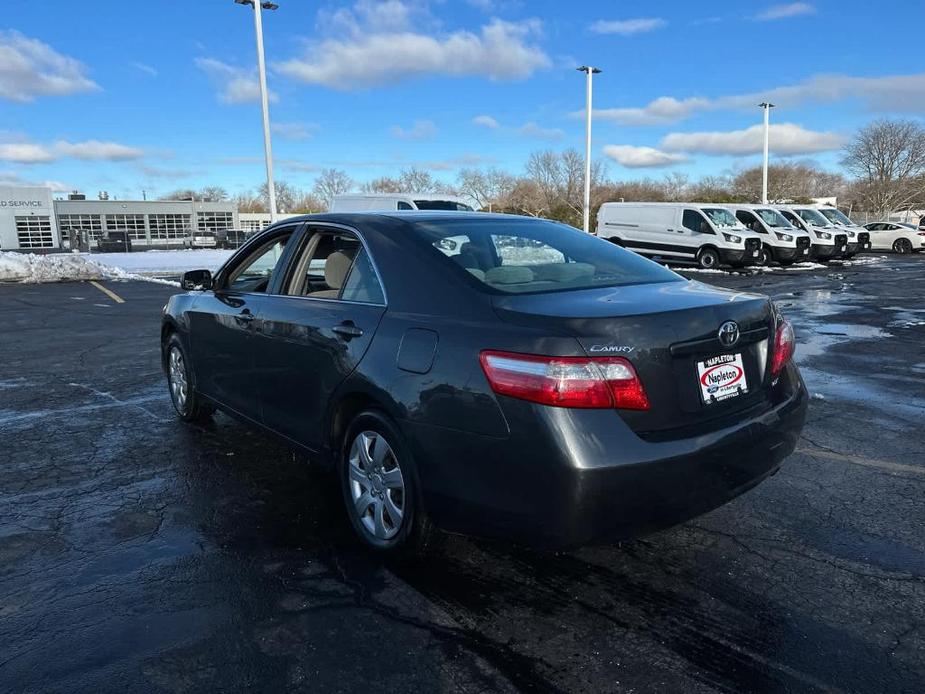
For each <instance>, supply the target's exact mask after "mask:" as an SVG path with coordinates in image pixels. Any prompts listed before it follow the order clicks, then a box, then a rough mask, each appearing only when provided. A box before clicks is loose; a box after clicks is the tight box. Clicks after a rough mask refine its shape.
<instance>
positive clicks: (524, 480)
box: [402, 366, 807, 548]
mask: <svg viewBox="0 0 925 694" xmlns="http://www.w3.org/2000/svg"><path fill="white" fill-rule="evenodd" d="M784 379H787V380H788V383H789V386H788V388H789V392H790V395H789V397H786V398H785V399H784V400H783V401H781V402H779V404H777V405H775V406H774V407H773V408H771V409H769V410H767V411H765V412H763V413H762V414H760V415H757V416H753V417H751V418H748V419H743V420H742V421H740V422H738V423H737V424H736V425H734V426H730V427H727V428H725V429H721V430H718V431H712V432H709V433H705V434H703V435H701V436H697V437H694V438H687V439H680V440H668V441H659V442H651V441H646V440H644V439H642V438H640V437H639V436H637V435H636V434H635V433H634V432H633V431H632V430H630V429H629V427H628V426H626V424H625V423H623V421H622V419H620V417H619V415H618V414H616V413H615V412H613V411H609V410H568V409H561V408H551V407H545V408H544V407H538V406H537V407H532V406H531V407H530V408H529V412H530V414H528V415H527V416H526V417H525V418H524V420H523V421H516V419H515V418H514V417H511V416H510V415H509V417H508V418H509V420H510V422H511V429H512V434H511V436H510V437H508V438H504V439H500V438H492V437H484V436H476V435H472V434H468V433H465V432H461V431H456V430H452V429H445V428H438V427H431V426H427V425H421V424H417V425H415V424H412V423H410V422H407V421H406V422H402V425H403V427H404V428H406V430H407V431H408V434H409V436H408V438H409V441H410V442H411V445H412V449H413V450H414V452H415V456H416V458H417V460H418V468H419V470H420V474H421V484H422V487H423V490H424V503H425V507H426V509H427V511H428V514H429V515H430V517H431V518H432V519H433V520H434V522H436V523H437V525H439V526H441V527H443V528H444V529H446V530H449V531H455V532H462V533H466V534H472V535H483V536H493V537H501V538H505V539H508V540H514V541H518V542H523V543H526V544H530V545H534V546H541V547H550V548H562V547H570V546H577V545H582V544H590V543H595V542H614V541H618V540H621V539H626V538H629V537H635V536H639V535H643V534H646V533H650V532H654V531H656V530H660V529H662V528H666V527H670V526H672V525H676V524H678V523H681V522H683V521H685V520H688V519H690V518H693V517H695V516H698V515H700V514H703V513H706V512H707V511H710V510H711V509H714V508H716V507H717V506H720V505H722V504H724V503H725V502H727V501H729V500H730V499H733V498H734V497H736V496H738V495H740V494H742V493H743V492H745V491H747V490H748V489H750V488H752V487H754V486H755V485H756V484H758V483H759V482H761V481H762V480H764V479H765V478H766V477H768V476H769V475H772V474H773V473H774V472H776V471H777V469H778V468H779V467H780V465H781V462H782V461H783V460H784V458H786V457H787V456H788V455H790V454H791V453H792V452H793V450H794V448H795V446H796V442H797V440H798V438H799V435H800V431H801V430H802V428H803V423H804V420H805V417H806V407H807V396H806V390H805V387H804V386H803V383H802V380H801V379H800V376H799V373H798V372H797V370H796V368H795V367H793V366H790V367H788V370H787V375H786V376H784V377H782V380H784ZM517 410H520V408H519V407H518V408H517ZM522 412H523V413H524V414H527V413H528V410H522ZM517 431H520V432H521V433H520V434H518V433H516V432H517Z"/></svg>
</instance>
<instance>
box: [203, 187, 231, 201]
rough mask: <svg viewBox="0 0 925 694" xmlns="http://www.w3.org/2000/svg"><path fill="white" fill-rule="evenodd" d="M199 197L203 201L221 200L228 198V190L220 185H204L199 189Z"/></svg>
mask: <svg viewBox="0 0 925 694" xmlns="http://www.w3.org/2000/svg"><path fill="white" fill-rule="evenodd" d="M199 199H200V200H203V201H204V202H221V201H222V200H227V199H228V191H227V190H225V189H224V188H222V187H221V186H206V187H205V188H203V189H202V190H200V191H199Z"/></svg>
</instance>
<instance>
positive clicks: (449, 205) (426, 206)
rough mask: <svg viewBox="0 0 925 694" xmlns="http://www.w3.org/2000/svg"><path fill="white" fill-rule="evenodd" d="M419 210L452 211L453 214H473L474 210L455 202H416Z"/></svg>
mask: <svg viewBox="0 0 925 694" xmlns="http://www.w3.org/2000/svg"><path fill="white" fill-rule="evenodd" d="M414 204H415V205H417V207H418V209H419V210H450V211H451V212H472V211H473V210H472V208H471V207H469V206H468V205H464V204H463V203H461V202H454V201H453V200H415V201H414Z"/></svg>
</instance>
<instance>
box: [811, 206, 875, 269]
mask: <svg viewBox="0 0 925 694" xmlns="http://www.w3.org/2000/svg"><path fill="white" fill-rule="evenodd" d="M815 209H816V210H817V211H818V212H819V214H821V215H822V216H823V217H825V218H826V219H828V220H829V221H830V222H832V224H834V225H835V226H837V227H842V228H843V229H844V230H845V233H846V234H848V256H847V257H849V258H850V257H852V256H854V255H857V254H858V253H863V252H864V251H869V250H870V249H871V245H870V232H869V231H868V230H867V229H865V228H864V227H862V226H861V225H860V224H855V223H854V222H852V221H851V219H849V218H848V215H846V214H845V213H844V212H842V211H841V210H839V209H838V208H837V207H832V206H831V205H816V206H815Z"/></svg>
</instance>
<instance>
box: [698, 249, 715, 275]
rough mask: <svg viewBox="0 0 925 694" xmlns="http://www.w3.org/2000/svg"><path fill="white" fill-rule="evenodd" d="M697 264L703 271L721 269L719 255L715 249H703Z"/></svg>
mask: <svg viewBox="0 0 925 694" xmlns="http://www.w3.org/2000/svg"><path fill="white" fill-rule="evenodd" d="M697 264H698V265H699V266H700V268H701V269H702V270H714V269H716V268H718V267H719V253H718V252H717V251H716V249H714V248H701V249H700V251H698V253H697Z"/></svg>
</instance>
